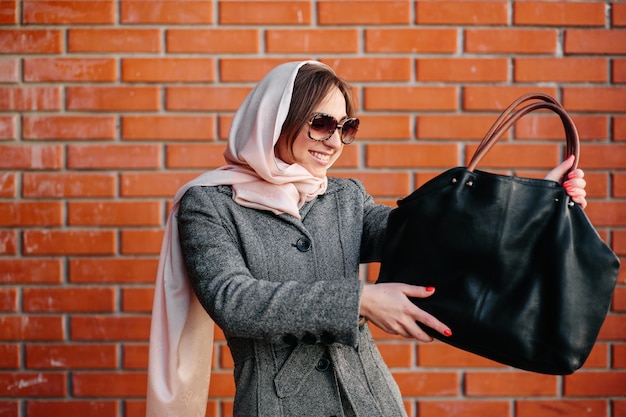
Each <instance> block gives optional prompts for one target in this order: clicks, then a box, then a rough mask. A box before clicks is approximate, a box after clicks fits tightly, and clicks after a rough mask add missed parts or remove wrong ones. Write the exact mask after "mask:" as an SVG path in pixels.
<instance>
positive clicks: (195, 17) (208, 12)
mask: <svg viewBox="0 0 626 417" xmlns="http://www.w3.org/2000/svg"><path fill="white" fill-rule="evenodd" d="M119 7H120V23H131V24H132V23H137V24H143V23H159V24H185V25H191V24H209V23H213V1H211V0H200V1H177V2H173V1H170V0H163V1H160V0H146V1H142V0H121V1H120V3H119Z"/></svg>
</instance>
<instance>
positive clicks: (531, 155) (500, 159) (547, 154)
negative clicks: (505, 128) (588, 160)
mask: <svg viewBox="0 0 626 417" xmlns="http://www.w3.org/2000/svg"><path fill="white" fill-rule="evenodd" d="M476 148H477V145H476V146H474V145H471V146H468V147H467V148H466V155H465V156H466V164H469V162H470V159H471V158H472V156H473V155H474V152H475V151H476ZM559 162H561V159H560V153H559V146H558V145H556V144H555V145H551V144H550V145H545V144H537V145H534V144H533V145H530V144H517V143H516V144H512V143H504V142H503V143H499V144H497V145H496V146H494V147H493V148H492V149H491V150H490V151H489V152H488V153H487V155H485V157H484V158H483V159H482V160H481V161H480V162H479V163H478V167H479V168H480V169H485V168H491V169H494V168H496V169H497V168H503V169H507V168H512V169H552V168H554V167H555V166H557V165H558V163H559Z"/></svg>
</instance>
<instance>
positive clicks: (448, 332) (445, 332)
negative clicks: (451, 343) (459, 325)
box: [443, 329, 452, 337]
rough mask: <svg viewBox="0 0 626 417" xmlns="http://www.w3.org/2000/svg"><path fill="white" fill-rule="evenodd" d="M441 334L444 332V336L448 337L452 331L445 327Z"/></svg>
mask: <svg viewBox="0 0 626 417" xmlns="http://www.w3.org/2000/svg"><path fill="white" fill-rule="evenodd" d="M443 334H444V335H445V336H448V337H450V336H452V331H451V330H449V329H446V330H444V331H443Z"/></svg>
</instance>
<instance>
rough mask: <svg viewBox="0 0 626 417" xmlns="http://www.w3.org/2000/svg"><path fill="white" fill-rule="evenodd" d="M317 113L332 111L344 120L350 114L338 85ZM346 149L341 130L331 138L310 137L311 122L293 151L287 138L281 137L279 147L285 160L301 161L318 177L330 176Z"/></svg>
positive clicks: (301, 131)
mask: <svg viewBox="0 0 626 417" xmlns="http://www.w3.org/2000/svg"><path fill="white" fill-rule="evenodd" d="M313 113H326V114H329V115H331V116H333V117H334V118H335V119H337V121H339V123H341V121H342V120H343V119H345V118H346V117H347V115H346V100H345V98H344V97H343V94H341V91H340V90H339V89H338V88H337V87H334V88H333V89H331V90H330V92H329V93H328V95H327V96H326V98H325V99H324V100H322V102H321V103H320V104H319V106H317V107H316V108H315V109H314V110H313ZM307 122H308V120H307ZM342 150H343V143H341V139H340V136H339V130H335V132H334V133H333V134H332V136H331V137H330V138H329V139H328V140H325V141H319V142H318V141H315V140H312V139H310V138H309V124H308V123H305V124H304V126H303V127H302V129H301V130H300V132H299V133H298V136H297V137H296V139H295V141H294V142H293V148H292V152H290V151H289V147H288V145H287V140H286V138H284V137H281V138H280V139H279V140H278V143H277V144H276V147H275V152H276V156H277V157H278V158H280V159H281V160H282V161H284V162H286V163H288V164H294V163H297V164H298V165H301V166H302V167H304V168H306V170H307V171H309V172H310V173H311V174H312V175H313V176H315V177H318V178H323V177H325V176H326V171H327V170H328V168H330V167H331V165H332V164H333V163H334V162H335V161H336V160H337V158H339V155H341V151H342Z"/></svg>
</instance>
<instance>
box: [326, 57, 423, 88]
mask: <svg viewBox="0 0 626 417" xmlns="http://www.w3.org/2000/svg"><path fill="white" fill-rule="evenodd" d="M323 62H324V63H325V64H327V65H329V66H331V67H332V68H334V70H335V71H336V72H337V74H338V75H339V76H340V77H342V78H344V79H346V80H350V81H351V82H359V81H375V82H384V81H409V80H410V79H411V73H412V70H411V66H412V60H411V59H410V58H408V57H398V58H395V57H388V58H383V59H381V58H378V57H355V58H338V59H335V60H323Z"/></svg>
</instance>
